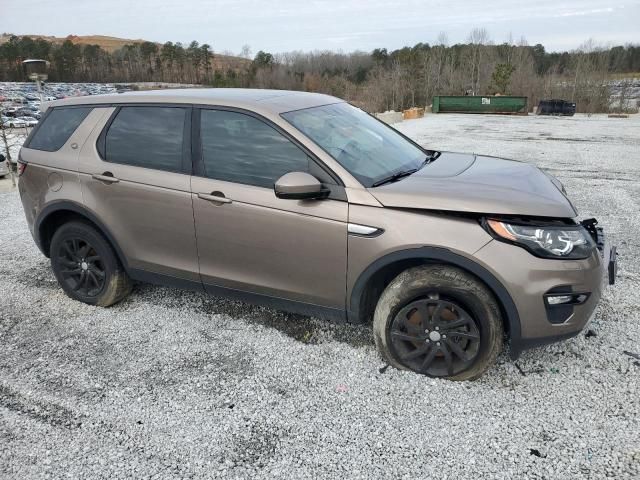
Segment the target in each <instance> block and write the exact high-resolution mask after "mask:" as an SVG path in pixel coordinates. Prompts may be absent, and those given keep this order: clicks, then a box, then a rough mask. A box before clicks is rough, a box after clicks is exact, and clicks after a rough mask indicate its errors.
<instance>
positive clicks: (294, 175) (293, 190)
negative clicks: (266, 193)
mask: <svg viewBox="0 0 640 480" xmlns="http://www.w3.org/2000/svg"><path fill="white" fill-rule="evenodd" d="M273 190H274V192H275V194H276V197H278V198H284V199H288V200H312V199H320V198H326V197H327V196H328V195H329V190H328V189H326V188H322V184H321V183H320V182H319V181H318V179H317V178H316V177H314V176H313V175H310V174H308V173H306V172H290V173H286V174H284V175H283V176H281V177H280V178H279V179H278V180H277V181H276V183H275V185H274V186H273Z"/></svg>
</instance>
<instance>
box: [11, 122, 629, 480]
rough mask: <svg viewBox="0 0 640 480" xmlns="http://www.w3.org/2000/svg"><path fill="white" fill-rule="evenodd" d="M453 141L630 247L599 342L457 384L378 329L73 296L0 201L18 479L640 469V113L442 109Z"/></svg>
mask: <svg viewBox="0 0 640 480" xmlns="http://www.w3.org/2000/svg"><path fill="white" fill-rule="evenodd" d="M400 128H401V129H402V130H403V131H404V132H406V133H407V134H409V135H411V136H412V137H414V138H417V139H418V140H419V141H420V142H421V143H423V144H427V145H429V146H431V147H434V148H442V149H451V150H461V151H474V152H477V153H482V154H494V155H502V156H506V157H512V158H520V159H524V160H527V161H531V162H534V163H536V164H538V165H540V166H542V167H545V168H547V169H549V170H550V171H551V172H552V173H553V174H555V175H556V176H558V177H559V178H560V180H562V181H563V182H564V183H565V184H566V187H567V189H568V191H569V192H570V194H571V195H572V197H573V199H574V200H575V203H576V205H577V206H578V208H579V209H580V210H581V214H582V215H584V216H596V217H597V218H599V219H600V221H601V223H602V224H604V225H605V226H606V227H607V231H608V232H609V235H610V237H611V238H612V239H613V240H614V241H615V242H616V243H617V244H618V245H619V247H620V249H619V251H620V272H619V283H618V284H617V285H616V286H615V288H612V289H610V290H609V291H608V292H607V294H606V295H605V297H604V299H603V301H602V303H601V306H600V307H599V309H598V312H597V315H596V316H595V319H594V321H593V322H592V324H591V325H590V326H589V328H590V329H591V333H590V334H589V335H584V334H581V335H579V336H578V337H576V338H574V339H572V340H570V341H567V342H564V343H562V344H557V345H553V346H549V347H545V348H541V349H537V350H532V351H529V352H526V353H525V354H523V356H522V357H521V358H520V360H518V362H516V363H514V362H512V361H510V360H509V359H508V358H507V357H506V356H502V357H500V359H499V364H498V365H497V366H496V367H495V368H493V369H492V370H491V371H490V372H489V373H488V374H487V375H486V376H484V377H483V378H482V379H480V380H478V381H476V382H473V383H453V382H448V381H444V380H435V379H429V378H425V377H421V376H418V375H415V374H412V373H407V372H400V371H396V370H393V369H388V370H386V371H384V372H383V373H381V371H380V370H379V369H380V367H382V363H381V361H380V360H379V359H378V356H377V354H376V352H375V348H374V346H373V341H372V337H371V332H370V329H369V328H368V327H353V326H335V325H331V324H329V323H326V322H324V321H321V320H317V319H310V318H305V317H300V316H295V315H289V314H283V313H279V312H275V311H272V310H269V309H264V308H257V307H252V306H248V305H244V304H241V303H236V302H230V301H226V300H221V299H217V298H214V297H209V296H205V295H203V294H198V293H191V292H182V291H178V290H174V289H169V288H161V287H155V286H150V285H140V286H137V287H136V289H135V291H134V293H133V294H132V295H131V296H130V298H128V299H127V300H126V301H124V302H123V303H121V304H119V305H117V306H115V307H113V308H110V309H100V308H93V307H90V306H87V305H84V304H81V303H76V302H74V301H71V300H70V299H68V298H67V297H66V296H65V295H64V294H63V293H62V291H61V290H60V289H59V288H58V287H57V285H56V282H55V280H54V277H53V274H52V273H51V270H50V268H49V264H48V261H47V259H45V258H44V257H43V256H42V255H41V254H40V253H39V252H38V250H37V249H36V247H35V245H34V244H33V242H32V239H31V237H30V235H29V233H28V230H27V226H26V224H25V221H24V217H23V213H22V209H21V206H20V203H19V199H18V197H17V195H16V194H15V192H11V193H4V194H0V219H1V220H0V222H1V223H0V244H1V245H2V255H3V259H2V262H1V263H0V477H1V478H3V479H4V478H15V479H25V478H63V477H66V476H68V477H71V478H131V477H135V478H163V479H166V478H203V477H205V478H206V477H225V478H295V479H298V478H300V479H302V478H339V479H343V478H418V477H419V478H434V479H439V478H443V479H446V478H462V477H464V478H504V479H510V478H537V479H541V478H549V479H557V478H603V477H613V478H638V477H639V476H640V466H639V465H640V421H639V413H640V401H639V400H638V398H639V393H640V381H639V374H640V360H638V359H634V358H632V357H631V356H629V355H627V354H625V353H623V352H624V351H630V352H635V353H640V342H639V340H640V326H639V324H640V322H639V320H640V299H639V297H638V291H640V259H639V256H638V254H639V253H640V241H639V240H638V232H640V209H639V201H640V200H639V199H640V182H639V179H640V118H639V117H638V116H635V117H634V118H631V119H627V120H613V119H607V118H606V117H595V116H594V117H590V118H587V117H581V116H577V117H574V118H537V117H491V116H473V115H468V116H464V115H439V116H435V115H434V116H429V117H427V118H424V119H420V120H415V121H410V122H405V123H403V124H401V126H400Z"/></svg>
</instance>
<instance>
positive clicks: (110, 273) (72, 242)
mask: <svg viewBox="0 0 640 480" xmlns="http://www.w3.org/2000/svg"><path fill="white" fill-rule="evenodd" d="M50 256H51V267H52V268H53V273H54V274H55V276H56V279H57V280H58V283H59V284H60V286H61V287H62V289H63V290H64V292H65V293H66V294H67V295H68V296H69V297H71V298H73V299H74V300H78V301H80V302H84V303H87V304H89V305H96V306H100V307H108V306H111V305H113V304H115V303H118V302H119V301H120V300H122V299H123V298H125V297H126V296H127V295H128V294H129V293H130V292H131V287H132V282H131V279H130V278H129V276H128V275H127V273H126V272H125V270H124V268H123V267H122V264H121V263H120V261H119V260H118V257H117V255H116V253H115V251H114V250H113V247H112V246H111V245H110V244H109V242H108V241H107V240H106V239H105V238H104V236H103V235H102V234H101V233H100V232H99V231H98V230H96V229H95V228H94V227H93V226H92V225H89V224H88V223H84V222H81V221H73V222H69V223H65V224H64V225H62V226H61V227H59V228H58V229H57V230H56V232H55V233H54V235H53V238H52V239H51V249H50Z"/></svg>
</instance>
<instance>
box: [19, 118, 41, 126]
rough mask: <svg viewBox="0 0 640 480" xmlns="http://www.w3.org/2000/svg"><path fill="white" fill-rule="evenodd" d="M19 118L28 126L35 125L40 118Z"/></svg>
mask: <svg viewBox="0 0 640 480" xmlns="http://www.w3.org/2000/svg"><path fill="white" fill-rule="evenodd" d="M18 120H22V121H23V122H25V123H26V124H27V127H35V126H36V125H37V124H38V119H37V118H35V117H28V116H24V117H18Z"/></svg>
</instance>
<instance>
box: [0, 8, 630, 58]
mask: <svg viewBox="0 0 640 480" xmlns="http://www.w3.org/2000/svg"><path fill="white" fill-rule="evenodd" d="M475 27H484V28H486V29H487V30H488V32H489V34H490V37H491V39H492V40H493V41H494V42H503V41H505V40H507V39H508V38H509V34H512V35H513V38H514V39H515V40H518V39H519V38H520V37H522V36H524V37H525V38H526V39H527V41H528V42H529V44H532V45H533V44H536V43H542V44H544V45H545V47H547V49H548V50H567V49H568V50H570V49H573V48H576V47H578V46H579V45H580V44H581V43H583V42H584V41H585V40H587V39H589V38H593V39H594V40H595V41H596V42H597V43H598V44H602V45H608V44H625V43H629V42H631V43H640V0H620V1H616V2H613V1H606V0H528V1H519V0H484V1H483V0H422V1H420V0H397V1H385V0H281V1H280V0H272V1H258V0H210V1H207V0H100V1H95V0H24V1H19V0H0V31H3V32H11V33H16V34H29V33H31V34H45V35H56V36H66V35H68V34H75V35H96V34H97V35H110V36H116V37H123V38H131V39H135V38H143V39H145V40H152V41H157V42H165V41H169V40H171V41H174V42H175V41H181V42H184V43H187V42H189V41H191V40H194V39H195V40H197V41H199V42H200V43H209V44H210V45H211V46H212V47H213V49H214V51H217V52H222V51H225V50H229V51H231V52H236V53H237V52H239V51H240V49H241V47H242V45H244V44H249V45H250V46H251V48H252V50H253V52H254V53H255V52H256V51H258V50H265V51H269V52H274V53H276V52H283V51H291V50H316V49H319V50H324V49H331V50H343V51H351V50H372V49H374V48H376V47H386V48H388V49H395V48H398V47H401V46H404V45H413V44H415V43H418V42H429V43H434V42H435V41H436V39H437V38H438V34H439V32H441V31H443V32H446V33H447V35H448V38H449V43H456V42H462V41H464V40H465V38H466V37H467V35H468V33H469V31H470V30H471V29H473V28H475Z"/></svg>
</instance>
